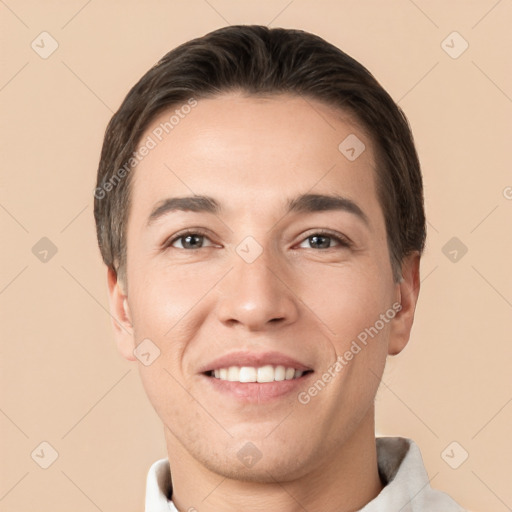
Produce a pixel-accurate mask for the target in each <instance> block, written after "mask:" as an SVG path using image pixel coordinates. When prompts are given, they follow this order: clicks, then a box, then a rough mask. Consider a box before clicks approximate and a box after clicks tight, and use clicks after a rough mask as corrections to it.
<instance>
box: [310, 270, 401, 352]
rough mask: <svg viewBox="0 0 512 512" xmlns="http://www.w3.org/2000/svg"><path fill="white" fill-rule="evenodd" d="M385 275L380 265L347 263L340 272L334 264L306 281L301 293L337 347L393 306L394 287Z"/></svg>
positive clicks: (367, 326) (348, 341)
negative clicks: (366, 265)
mask: <svg viewBox="0 0 512 512" xmlns="http://www.w3.org/2000/svg"><path fill="white" fill-rule="evenodd" d="M381 275H382V273H381V272H379V269H378V268H377V267H375V268H369V267H364V269H363V267H360V268H354V267H350V268H349V267H347V268H344V269H339V271H338V272H335V271H333V268H332V267H330V268H328V269H325V271H322V272H317V273H316V276H315V279H314V280H309V281H305V282H304V283H303V285H302V293H301V295H300V296H301V297H304V302H305V304H307V305H308V306H309V308H310V310H311V311H312V312H313V313H314V314H315V315H316V316H317V318H318V319H320V320H321V321H322V323H323V324H325V326H326V333H327V334H328V336H329V337H330V338H331V339H332V340H333V343H334V344H335V346H336V348H337V349H342V348H343V347H344V346H345V345H346V344H347V343H349V344H350V341H351V340H353V339H355V338H357V336H358V335H359V334H360V333H361V332H364V330H365V329H367V328H370V327H371V326H373V325H374V324H375V322H376V321H377V320H378V319H379V318H380V315H381V314H382V313H385V312H386V311H387V310H388V309H389V308H390V307H391V293H390V289H391V288H390V287H389V286H388V283H387V278H384V277H382V278H381V277H379V276H381ZM379 325H380V324H379ZM386 328H387V325H386ZM381 330H382V331H384V330H385V329H384V328H383V329H381ZM337 352H339V350H337Z"/></svg>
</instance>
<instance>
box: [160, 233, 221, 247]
mask: <svg viewBox="0 0 512 512" xmlns="http://www.w3.org/2000/svg"><path fill="white" fill-rule="evenodd" d="M206 240H207V241H208V242H209V243H208V244H207V245H205V241H206ZM177 243H179V245H178V246H176V244H177ZM213 245H214V244H213V243H211V241H210V239H209V238H208V237H207V236H206V235H205V234H204V233H201V232H199V231H186V232H182V233H178V234H177V235H176V236H174V237H173V238H171V239H170V240H169V241H168V242H167V243H166V244H165V247H166V248H167V247H172V248H174V249H188V250H193V249H202V248H203V247H209V246H213Z"/></svg>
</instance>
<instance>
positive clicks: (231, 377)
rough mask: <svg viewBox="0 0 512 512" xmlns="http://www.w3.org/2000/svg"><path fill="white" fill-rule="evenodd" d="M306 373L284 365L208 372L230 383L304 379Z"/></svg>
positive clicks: (237, 367) (233, 367) (233, 368)
mask: <svg viewBox="0 0 512 512" xmlns="http://www.w3.org/2000/svg"><path fill="white" fill-rule="evenodd" d="M303 374H304V371H302V370H296V369H295V368H292V367H285V366H282V365H277V366H273V365H265V366H260V367H255V366H230V367H228V368H218V369H215V370H211V371H209V372H207V375H209V376H210V377H214V378H216V379H220V380H225V381H229V382H242V383H244V382H275V381H277V382H279V381H283V380H293V379H298V378H300V377H302V375H303Z"/></svg>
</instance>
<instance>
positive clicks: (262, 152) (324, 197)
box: [109, 94, 418, 481]
mask: <svg viewBox="0 0 512 512" xmlns="http://www.w3.org/2000/svg"><path fill="white" fill-rule="evenodd" d="M173 110H174V109H173ZM187 110H188V109H187ZM171 114H172V113H171ZM171 114H170V113H167V112H166V113H165V114H162V115H161V116H160V117H159V118H157V119H155V120H154V122H153V123H152V124H151V126H150V127H149V128H148V129H147V131H146V133H145V135H143V137H142V138H141V141H142V142H141V144H142V143H144V142H145V141H147V140H148V139H147V137H148V136H150V137H151V138H152V139H153V140H154V141H155V142H156V146H155V147H153V148H152V149H150V151H149V152H148V154H147V156H145V157H144V159H143V160H142V161H141V162H140V163H139V164H138V165H137V167H136V170H135V171H134V175H133V176H132V179H133V181H132V191H131V194H132V195H131V207H130V212H129V219H128V229H127V267H126V275H127V283H128V288H126V287H123V286H121V285H122V283H119V282H117V281H116V280H115V276H114V275H113V274H112V273H110V275H109V289H110V300H111V307H112V310H113V312H114V314H115V315H116V316H117V317H118V318H119V322H120V325H121V326H122V328H121V327H118V329H117V340H118V346H119V349H120V351H121V353H122V354H123V355H124V356H125V357H126V358H127V359H131V360H134V361H135V360H136V359H135V357H134V356H133V350H134V349H135V348H136V347H137V346H138V345H139V344H141V343H144V344H145V345H140V347H143V348H144V350H143V352H144V354H146V355H145V356H143V357H142V358H141V359H142V360H143V361H144V364H143V363H140V362H137V364H138V366H139V368H140V374H141V378H142V382H143V385H144V387H145V390H146V392H147V394H148V396H149V399H150V401H151V403H152V404H153V406H154V408H155V410H156V412H157V413H158V415H159V416H160V418H161V419H162V421H163V423H164V425H165V427H166V429H165V431H166V439H167V443H168V448H169V452H170V453H171V451H175V450H181V451H182V452H183V453H184V454H186V455H187V456H188V457H190V460H193V461H195V462H197V463H198V464H201V465H202V466H204V467H206V468H208V469H211V470H212V471H214V472H216V473H218V474H221V475H224V476H234V475H236V478H238V479H247V480H255V481H266V480H267V479H268V478H269V474H272V478H282V479H283V480H286V479H288V478H290V479H291V478H295V477H297V476H300V475H303V474H305V473H306V471H309V470H310V469H311V468H314V467H320V466H321V465H325V464H328V461H329V460H330V459H332V457H333V456H334V455H335V454H336V453H337V452H340V451H341V450H342V449H343V447H344V446H346V445H347V443H349V442H350V440H351V439H353V438H354V436H356V435H357V432H359V431H361V429H366V431H369V430H372V429H373V401H374V397H375V394H376V391H377V388H378V385H379V380H380V377H381V375H382V372H383V368H384V364H385V360H386V357H387V355H388V354H396V353H398V352H399V351H400V350H401V349H402V348H403V346H405V344H406V343H407V340H408V338H409V331H410V328H411V324H412V317H413V312H414V305H415V301H416V292H417V289H418V288H417V263H418V262H417V259H416V260H414V262H413V264H411V265H409V266H407V265H404V269H403V271H404V280H403V281H402V282H401V283H395V282H394V281H393V277H392V269H391V264H390V258H389V251H388V246H387V239H386V228H385V222H384V217H383V213H382V210H381V207H380V205H379V202H378V199H377V194H376V185H375V173H376V172H377V171H376V167H377V164H376V161H375V156H374V149H373V145H372V141H371V140H370V138H369V137H368V135H367V134H366V133H365V131H364V130H362V129H361V128H360V127H358V125H357V124H356V123H355V122H354V121H353V120H352V119H351V118H350V117H349V116H348V114H345V113H343V112H334V111H333V109H332V108H328V107H327V106H325V105H323V104H321V103H318V102H315V101H312V100H308V101H305V100H304V99H302V98H298V97H293V96H274V97H269V98H266V99H262V98H254V97H243V96H241V95H235V94H229V95H227V94H226V95H222V96H218V97H216V98H214V99H208V100H200V101H198V102H197V105H196V106H195V107H194V108H192V109H190V112H189V113H188V114H186V115H184V116H183V117H182V118H181V117H180V120H179V123H177V124H176V125H175V126H174V127H173V129H172V131H171V132H170V133H169V134H166V133H165V132H163V136H162V133H161V132H162V129H161V123H165V122H166V121H168V120H169V117H170V115H171ZM159 127H160V130H158V128H159ZM155 134H159V136H158V137H157V136H156V135H155ZM349 136H350V137H351V139H348V140H349V141H352V145H349V146H350V147H352V146H354V141H356V143H357V144H359V143H358V142H357V140H356V139H354V136H355V137H357V139H358V140H359V141H360V142H362V143H363V144H364V151H362V153H361V154H360V155H359V156H357V153H358V152H359V150H360V148H362V146H357V145H356V146H354V148H355V151H351V150H350V148H348V149H347V148H346V147H345V146H343V145H342V148H345V150H344V151H340V149H339V145H340V143H342V141H344V140H345V139H346V138H347V137H349ZM159 137H160V138H161V139H162V140H159ZM150 145H152V144H150ZM354 155H356V156H357V158H355V159H354ZM347 156H350V157H351V158H347ZM311 195H312V196H311ZM189 196H196V197H195V200H196V201H195V202H194V203H193V202H192V201H191V200H190V199H189V200H188V202H187V201H185V200H181V201H177V200H176V199H177V198H185V197H189ZM198 196H205V198H203V199H200V198H199V197H198ZM400 303H402V306H401V307H402V309H401V310H400V311H398V309H399V307H398V306H397V305H398V304H400ZM144 340H145V341H144ZM158 353H159V355H158ZM147 354H149V355H147ZM157 355H158V357H156V359H154V361H153V358H154V357H155V356H157ZM144 357H145V360H144ZM151 361H152V362H151ZM148 363H151V364H148ZM240 368H241V369H240ZM247 381H248V382H247ZM372 433H373V430H372ZM297 447H300V449H297ZM258 459H259V460H258ZM253 461H256V463H254V462H253ZM171 468H172V461H171Z"/></svg>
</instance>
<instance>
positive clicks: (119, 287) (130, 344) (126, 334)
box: [107, 268, 136, 361]
mask: <svg viewBox="0 0 512 512" xmlns="http://www.w3.org/2000/svg"><path fill="white" fill-rule="evenodd" d="M107 284H108V298H109V305H110V316H111V317H112V324H113V327H114V336H115V339H116V344H117V348H118V350H119V352H120V353H121V355H122V356H123V357H124V358H125V359H128V360H129V361H135V360H136V358H135V356H134V355H133V351H134V349H135V343H134V335H133V325H132V318H131V312H130V308H129V305H128V296H127V295H126V294H125V291H124V289H125V287H124V286H123V283H121V282H120V280H118V278H117V274H116V272H115V270H114V269H112V268H108V270H107Z"/></svg>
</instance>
